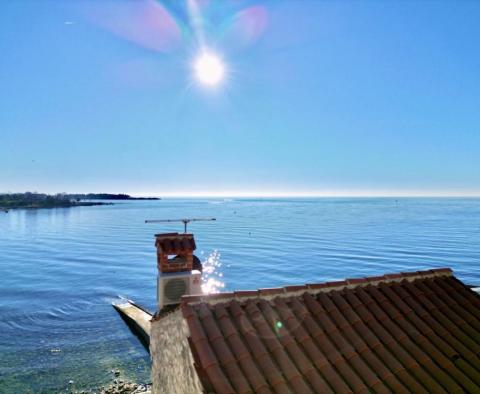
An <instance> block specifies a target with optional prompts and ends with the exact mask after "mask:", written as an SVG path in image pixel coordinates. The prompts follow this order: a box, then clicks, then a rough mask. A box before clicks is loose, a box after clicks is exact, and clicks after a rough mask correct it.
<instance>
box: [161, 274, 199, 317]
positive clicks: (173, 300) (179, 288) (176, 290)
mask: <svg viewBox="0 0 480 394" xmlns="http://www.w3.org/2000/svg"><path fill="white" fill-rule="evenodd" d="M196 294H202V273H201V272H200V271H197V270H193V271H186V272H171V273H161V274H160V275H158V277H157V303H158V310H161V309H162V308H163V307H164V306H165V305H175V304H179V303H180V300H181V298H182V296H183V295H196Z"/></svg>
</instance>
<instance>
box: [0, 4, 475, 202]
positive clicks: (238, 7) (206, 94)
mask: <svg viewBox="0 0 480 394" xmlns="http://www.w3.org/2000/svg"><path fill="white" fill-rule="evenodd" d="M202 48H203V50H204V51H205V50H206V49H207V50H208V51H209V52H210V53H213V54H216V55H217V56H218V57H219V58H220V59H222V62H223V64H224V67H225V79H223V80H222V81H221V83H220V84H219V85H216V86H213V87H212V86H205V85H202V84H201V83H200V82H199V81H198V80H197V79H196V78H195V76H194V67H193V63H194V59H195V57H196V56H197V55H198V54H199V53H200V52H201V51H202ZM26 190H30V191H34V190H36V191H39V192H127V193H131V194H137V195H138V194H149V195H160V196H162V195H169V194H183V193H187V194H188V193H193V194H217V193H220V194H221V193H223V194H244V195H245V194H296V193H299V194H332V195H335V194H357V195H358V194H360V195H361V194H395V195H402V194H445V195H451V194H458V195H462V194H464V195H472V194H477V195H480V2H478V1H453V0H452V1H423V0H422V1H399V2H394V1H352V2H349V1H344V0H342V1H322V0H311V1H302V0H291V1H281V0H275V1H273V0H272V1H247V0H243V1H242V0H231V1H228V0H217V1H214V0H210V1H208V0H197V1H195V0H185V1H184V0H170V1H155V0H136V1H134V0H126V1H124V0H109V1H107V0H91V1H89V0H81V1H80V0H79V1H61V0H52V1H48V0H42V1H38V0H31V1H26V0H16V1H8V0H7V1H1V2H0V191H2V192H7V191H26Z"/></svg>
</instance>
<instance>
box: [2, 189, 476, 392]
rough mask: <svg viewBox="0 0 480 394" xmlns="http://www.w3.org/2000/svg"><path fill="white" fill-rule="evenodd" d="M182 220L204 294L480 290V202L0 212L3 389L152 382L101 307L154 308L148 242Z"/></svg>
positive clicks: (343, 201) (139, 355)
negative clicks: (291, 289) (447, 282)
mask: <svg viewBox="0 0 480 394" xmlns="http://www.w3.org/2000/svg"><path fill="white" fill-rule="evenodd" d="M181 218H216V221H205V222H192V223H190V225H189V228H188V230H189V232H193V233H194V234H195V239H196V243H197V250H196V255H197V256H198V257H199V258H200V259H201V260H202V261H203V263H204V275H203V280H204V289H205V291H208V292H219V291H231V290H240V289H242V290H245V289H257V288H265V287H278V286H284V285H291V284H303V283H315V282H323V281H330V280H335V279H344V278H357V277H363V276H369V275H379V274H385V273H393V272H401V271H417V270H425V269H430V268H437V267H450V268H452V269H453V270H454V273H455V275H456V276H457V277H458V278H459V279H461V280H462V281H464V282H465V283H466V284H469V285H473V286H480V199H474V198H316V199H307V198H301V199H290V198H288V199H287V198H283V199H267V198H262V199H237V198H229V199H223V198H221V199H220V198H216V199H162V200H159V201H116V202H115V204H114V205H104V206H89V207H73V208H58V209H37V210H11V211H10V212H8V213H3V212H0V393H65V392H68V391H69V390H70V391H71V390H72V389H76V390H85V389H90V388H95V387H99V386H101V385H104V384H106V383H108V382H109V381H111V380H112V370H119V371H120V372H121V376H122V377H123V378H124V379H131V380H135V381H139V382H146V383H148V382H149V381H150V357H149V354H148V353H147V351H146V350H145V348H144V347H143V345H142V344H141V342H140V341H139V339H138V338H137V337H136V336H135V335H133V334H132V332H131V331H130V330H129V328H128V327H127V326H126V325H125V323H124V322H123V320H122V319H121V318H120V316H119V315H118V313H117V312H116V311H115V310H114V308H113V307H112V303H114V302H119V301H121V300H122V299H125V298H128V299H132V300H134V301H136V302H138V303H140V304H141V305H143V306H145V307H146V308H148V309H150V310H152V311H154V310H155V308H156V275H157V272H156V250H155V246H154V234H156V233H161V232H172V231H179V232H182V231H183V224H182V223H180V222H178V223H155V224H149V223H145V220H152V219H181Z"/></svg>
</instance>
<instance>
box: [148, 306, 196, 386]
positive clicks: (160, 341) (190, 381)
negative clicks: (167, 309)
mask: <svg viewBox="0 0 480 394" xmlns="http://www.w3.org/2000/svg"><path fill="white" fill-rule="evenodd" d="M187 337H188V328H187V325H186V323H185V321H184V320H183V317H182V314H181V312H180V311H179V310H177V311H175V312H172V313H170V314H168V315H166V316H163V317H162V318H160V319H159V320H156V321H152V325H151V331H150V354H151V357H152V383H153V390H152V391H153V393H154V394H163V393H165V394H172V393H175V394H195V393H202V392H203V390H202V386H201V383H200V381H199V379H198V377H197V373H196V372H195V367H194V366H193V356H192V353H191V352H190V347H189V345H188V340H187Z"/></svg>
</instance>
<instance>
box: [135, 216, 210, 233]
mask: <svg viewBox="0 0 480 394" xmlns="http://www.w3.org/2000/svg"><path fill="white" fill-rule="evenodd" d="M213 220H217V219H216V218H191V219H159V220H145V223H172V222H182V223H183V226H184V232H185V233H186V232H187V224H188V223H190V222H211V221H213Z"/></svg>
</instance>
